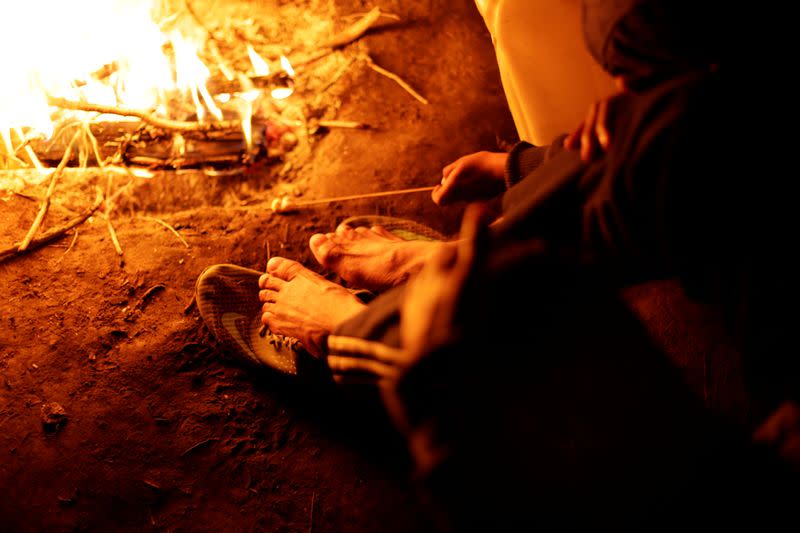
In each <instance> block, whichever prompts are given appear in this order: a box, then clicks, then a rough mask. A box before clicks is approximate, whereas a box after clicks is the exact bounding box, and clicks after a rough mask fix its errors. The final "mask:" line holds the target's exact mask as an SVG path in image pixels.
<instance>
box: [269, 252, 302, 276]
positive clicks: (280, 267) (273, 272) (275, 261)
mask: <svg viewBox="0 0 800 533" xmlns="http://www.w3.org/2000/svg"><path fill="white" fill-rule="evenodd" d="M302 270H303V265H301V264H300V263H298V262H297V261H294V260H292V259H286V258H285V257H273V258H272V259H270V260H269V262H268V263H267V272H268V273H269V275H270V277H273V276H275V277H277V278H279V279H281V280H283V281H291V280H293V279H294V277H295V276H297V274H299V273H300V272H301V271H302Z"/></svg>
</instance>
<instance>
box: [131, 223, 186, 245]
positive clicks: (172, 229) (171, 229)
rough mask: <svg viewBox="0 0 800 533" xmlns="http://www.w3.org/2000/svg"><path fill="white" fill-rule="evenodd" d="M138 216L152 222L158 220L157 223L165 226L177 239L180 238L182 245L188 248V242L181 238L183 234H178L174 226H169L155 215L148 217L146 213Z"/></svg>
mask: <svg viewBox="0 0 800 533" xmlns="http://www.w3.org/2000/svg"><path fill="white" fill-rule="evenodd" d="M139 218H144V219H146V220H152V221H153V222H158V223H159V224H161V225H162V226H164V227H165V228H167V229H168V230H170V231H171V232H172V233H174V234H175V236H176V237H177V238H178V239H180V241H181V242H182V243H183V245H184V246H185V247H187V248H189V243H188V242H186V239H184V238H183V236H181V234H180V233H178V230H176V229H175V228H173V227H172V226H170V225H169V224H168V223H166V222H164V221H163V220H161V219H160V218H156V217H150V216H147V215H141V216H140V217H139Z"/></svg>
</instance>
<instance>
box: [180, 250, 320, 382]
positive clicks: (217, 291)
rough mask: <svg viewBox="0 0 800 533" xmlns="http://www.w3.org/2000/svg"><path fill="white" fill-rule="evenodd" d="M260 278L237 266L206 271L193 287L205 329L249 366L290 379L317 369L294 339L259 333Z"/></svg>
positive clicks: (259, 274)
mask: <svg viewBox="0 0 800 533" xmlns="http://www.w3.org/2000/svg"><path fill="white" fill-rule="evenodd" d="M261 274H263V272H259V271H258V270H251V269H249V268H244V267H240V266H236V265H213V266H210V267H208V268H206V269H205V270H204V271H203V273H202V274H200V276H199V277H198V278H197V283H196V284H195V297H196V299H197V308H198V310H199V311H200V316H201V317H202V318H203V321H204V322H205V323H206V326H207V327H208V329H209V330H210V331H211V333H212V334H213V335H214V337H215V338H216V339H217V341H219V342H220V343H221V344H222V345H223V347H224V348H226V349H228V350H229V351H230V352H232V353H233V354H235V355H236V356H238V357H239V358H240V359H243V360H245V361H248V362H250V363H252V364H256V365H259V366H268V367H271V368H274V369H275V370H278V371H279V372H282V373H284V374H290V375H296V374H298V369H299V368H302V367H306V366H309V365H312V366H318V365H317V364H315V363H318V361H317V360H316V359H315V358H314V357H313V356H312V355H311V354H309V353H308V352H306V351H305V350H304V349H303V347H302V345H301V344H300V341H298V340H297V339H295V338H291V337H284V336H282V335H275V334H273V333H272V332H270V331H269V330H268V329H266V330H264V331H262V324H261V301H260V300H259V299H258V291H259V287H258V278H259V277H260V276H261ZM263 333H265V334H263Z"/></svg>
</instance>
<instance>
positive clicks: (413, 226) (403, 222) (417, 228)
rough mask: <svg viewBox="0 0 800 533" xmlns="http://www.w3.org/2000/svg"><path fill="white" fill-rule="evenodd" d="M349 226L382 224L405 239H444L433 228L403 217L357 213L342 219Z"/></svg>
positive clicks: (444, 238) (444, 237)
mask: <svg viewBox="0 0 800 533" xmlns="http://www.w3.org/2000/svg"><path fill="white" fill-rule="evenodd" d="M342 223H343V224H347V225H348V226H350V227H353V228H357V227H359V226H365V227H368V228H369V227H371V226H383V228H384V229H386V230H387V231H389V232H391V233H394V234H395V235H397V236H398V237H400V238H401V239H403V240H406V241H446V240H448V239H447V237H446V236H445V235H443V234H442V233H440V232H438V231H436V230H435V229H433V228H430V227H428V226H425V225H424V224H420V223H419V222H415V221H413V220H408V219H405V218H397V217H388V216H381V215H357V216H352V217H350V218H347V219H345V220H343V221H342Z"/></svg>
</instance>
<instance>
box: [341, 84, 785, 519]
mask: <svg viewBox="0 0 800 533" xmlns="http://www.w3.org/2000/svg"><path fill="white" fill-rule="evenodd" d="M720 76H721V73H716V74H711V73H705V74H702V75H698V74H692V75H689V76H686V77H683V78H681V79H677V80H673V81H672V82H670V83H668V84H662V85H660V86H658V87H656V88H653V89H650V90H646V91H642V92H640V93H637V94H630V95H629V96H628V97H626V100H625V101H624V102H622V105H623V106H624V107H623V109H622V112H620V113H618V114H617V115H616V116H618V117H619V119H618V120H617V121H616V122H615V123H614V124H613V135H614V140H613V143H612V145H611V147H610V150H609V151H608V153H607V154H606V155H605V156H604V157H602V158H600V159H599V160H597V161H595V162H592V163H588V164H587V163H584V162H582V161H580V159H579V157H578V154H577V153H575V152H573V151H565V150H560V149H559V148H558V147H559V146H560V143H555V144H554V145H553V146H552V147H546V148H537V147H532V146H530V145H524V144H522V145H519V146H518V147H517V148H515V150H514V151H512V154H511V157H510V158H509V168H508V176H507V177H508V178H509V181H510V182H513V183H514V184H513V186H512V187H511V188H510V189H509V190H508V191H507V192H506V194H505V196H504V199H503V211H504V213H503V221H502V223H501V224H499V225H497V226H496V227H494V228H493V231H492V233H491V248H490V250H491V253H490V254H489V256H488V257H489V264H488V268H487V272H486V276H485V278H484V279H482V285H481V286H480V287H479V288H473V289H474V290H470V291H466V292H467V294H465V295H464V298H463V301H461V304H460V310H461V311H460V314H459V317H458V319H459V324H458V325H457V326H456V331H455V338H456V340H455V341H454V342H451V343H448V344H446V345H444V346H438V345H437V346H434V347H432V349H431V353H430V354H429V355H428V356H427V357H425V358H424V359H423V360H422V361H421V362H420V363H419V364H417V365H415V366H414V367H413V368H412V369H411V370H410V371H409V372H408V374H406V375H405V376H404V377H403V378H402V380H401V382H400V383H399V386H398V389H397V395H398V397H399V398H400V399H401V401H402V403H403V406H404V409H405V411H406V415H407V417H408V421H409V424H410V426H411V427H412V431H413V430H414V429H416V430H420V431H422V430H423V429H424V431H425V432H426V433H427V434H428V437H427V446H428V448H429V451H431V453H432V454H434V453H433V452H434V451H435V452H436V453H435V454H434V455H438V456H441V457H442V458H443V459H442V460H441V461H439V462H438V463H437V464H436V465H435V466H434V467H433V468H431V469H428V470H426V471H422V472H419V475H420V476H421V480H422V482H423V483H424V484H425V486H426V487H427V488H428V489H429V490H430V491H431V494H432V495H433V498H434V501H436V502H438V504H439V506H440V507H441V508H443V509H445V510H446V511H447V512H449V518H448V520H447V522H448V525H449V526H452V527H453V528H454V529H456V530H470V531H471V530H490V529H494V530H528V529H530V528H534V527H555V528H558V529H571V528H583V527H588V526H592V527H597V526H600V527H601V528H604V527H611V526H612V525H613V527H615V528H616V529H633V530H637V529H644V530H654V529H664V530H666V529H671V528H675V527H678V526H680V525H682V524H684V523H686V521H687V520H689V519H690V517H691V519H692V520H697V521H695V522H693V524H695V525H713V526H722V525H724V523H723V522H722V520H723V519H724V520H729V521H730V522H729V523H728V525H741V524H749V525H760V526H766V527H768V526H769V525H770V524H768V523H767V520H768V519H770V518H771V519H775V520H777V517H778V516H783V515H782V514H781V512H782V511H783V510H785V509H789V508H791V507H790V503H789V501H790V500H785V501H784V500H781V499H780V498H782V497H786V498H788V497H789V496H788V495H789V494H791V493H784V492H781V491H782V481H783V478H782V476H783V475H788V474H785V473H784V472H783V470H781V469H780V468H773V466H774V465H773V464H772V463H771V461H772V459H770V458H765V457H763V456H762V455H761V452H759V451H757V450H754V449H752V448H750V446H749V445H748V444H747V431H743V430H742V429H741V428H739V429H733V428H730V427H727V426H725V425H724V424H722V423H721V422H719V421H718V420H716V419H715V418H714V417H713V416H712V415H710V414H708V413H706V412H705V411H704V409H703V405H702V401H700V400H699V399H698V398H696V397H695V395H694V394H693V393H692V392H691V391H690V390H689V389H688V387H687V386H686V385H685V383H684V380H683V379H682V378H681V376H680V375H679V373H678V372H677V371H676V370H675V369H674V368H672V367H671V365H670V363H669V361H668V359H667V357H666V356H665V355H664V354H662V353H661V352H660V351H659V350H658V348H656V347H655V346H654V345H653V344H652V343H651V342H650V340H649V338H648V335H647V333H646V332H645V331H644V329H643V327H642V326H641V324H640V323H639V322H638V320H637V319H636V318H635V317H634V316H632V314H631V313H630V311H629V310H628V309H627V308H626V307H625V305H624V304H623V303H622V302H621V301H620V300H619V298H618V296H617V294H616V289H617V288H618V287H621V286H623V285H626V284H630V283H635V282H638V281H643V280H652V279H659V278H665V277H678V278H680V279H681V281H682V283H683V284H684V286H685V287H686V288H687V292H688V293H689V294H691V295H692V296H693V297H695V298H698V299H700V300H702V301H704V302H707V303H711V304H715V305H719V306H720V307H722V308H723V309H724V310H725V311H726V313H727V315H728V317H729V319H730V324H731V326H733V328H732V329H733V331H735V332H736V333H737V335H738V336H739V337H740V338H739V339H738V340H740V341H742V342H740V346H742V347H743V349H747V348H748V347H749V348H750V349H751V350H752V349H753V348H756V351H755V353H754V354H752V355H753V356H755V357H757V358H761V359H770V358H772V364H771V365H767V366H768V367H769V368H772V369H773V370H774V369H775V368H778V366H777V365H776V364H775V363H776V361H780V360H781V359H780V358H781V357H783V356H784V354H782V353H777V354H776V353H765V351H764V350H769V349H773V350H777V349H778V346H777V345H776V344H775V342H776V341H775V339H773V338H769V339H768V340H769V341H770V342H768V343H767V344H764V343H763V342H761V343H760V342H757V340H756V339H758V338H759V337H762V340H764V339H763V337H764V335H765V334H767V335H768V334H772V333H775V330H776V326H778V324H775V323H772V322H769V321H767V324H761V323H759V319H758V316H759V315H758V314H757V312H760V311H763V310H764V309H770V305H769V303H770V302H771V301H772V298H770V297H769V295H768V294H767V293H765V291H764V286H765V284H764V282H765V281H767V280H769V278H768V277H764V272H763V271H759V268H761V269H763V268H766V265H772V264H773V260H774V256H773V255H771V254H765V255H758V254H763V253H764V250H763V248H762V247H760V246H759V245H758V239H757V237H759V236H762V237H763V236H764V235H766V234H774V231H772V230H775V228H772V229H771V230H770V231H771V232H772V233H770V232H767V233H765V231H766V228H765V226H764V225H765V224H766V223H767V222H768V220H767V219H766V218H765V217H763V216H761V215H762V213H759V212H753V213H746V212H743V209H742V207H743V206H745V205H750V206H753V205H754V204H753V203H752V202H751V201H750V200H751V198H749V197H748V193H749V192H750V191H749V190H748V189H746V188H745V187H744V186H743V184H740V183H739V182H738V181H737V179H738V178H739V177H740V176H739V175H738V174H737V173H736V172H733V171H732V169H731V167H730V166H728V165H726V164H725V161H730V160H731V158H730V157H726V151H727V150H728V149H729V147H730V146H731V145H732V144H731V143H732V141H731V138H732V136H733V132H734V131H735V129H734V128H733V127H732V125H731V120H730V119H729V118H727V117H726V114H725V112H726V109H727V107H726V106H727V104H728V103H729V99H728V98H729V95H726V94H725V92H724V90H723V89H724V88H725V86H724V84H723V80H722V79H721V77H720ZM735 162H736V163H740V161H735ZM522 175H524V179H521V180H518V179H517V178H518V177H519V176H522ZM756 205H757V204H756ZM508 280H513V281H512V282H510V283H509V281H508ZM771 281H772V280H770V282H771ZM402 296H403V288H402V287H400V288H398V289H395V290H393V291H390V292H389V293H386V294H384V295H382V296H380V297H378V298H377V299H376V300H375V301H373V302H372V303H371V304H370V306H369V308H368V310H367V311H365V312H364V313H362V314H360V315H359V316H356V317H354V318H353V319H351V320H350V321H348V322H347V323H345V324H344V325H342V326H341V327H340V328H339V329H338V330H337V331H336V332H335V333H336V335H340V336H355V337H360V338H366V339H370V340H379V341H382V342H384V343H387V344H390V345H393V346H398V345H399V336H398V322H399V319H400V315H399V304H400V302H401V299H402ZM759 298H762V299H764V300H765V301H763V302H759V301H758V299H759ZM754 305H755V308H754ZM498 310H502V312H498ZM754 313H755V314H754ZM783 377H788V376H783ZM786 381H787V385H789V384H794V383H795V382H793V381H792V380H791V379H787V380H786ZM774 384H775V382H774V381H773V382H772V385H774ZM771 392H774V391H771ZM787 393H788V391H787V390H783V391H781V393H780V394H777V395H776V397H777V396H782V397H784V398H785V397H786V394H787ZM772 407H774V405H773V406H772ZM779 484H780V486H779ZM754 488H755V490H754ZM776 523H778V522H776ZM773 525H774V524H773Z"/></svg>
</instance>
